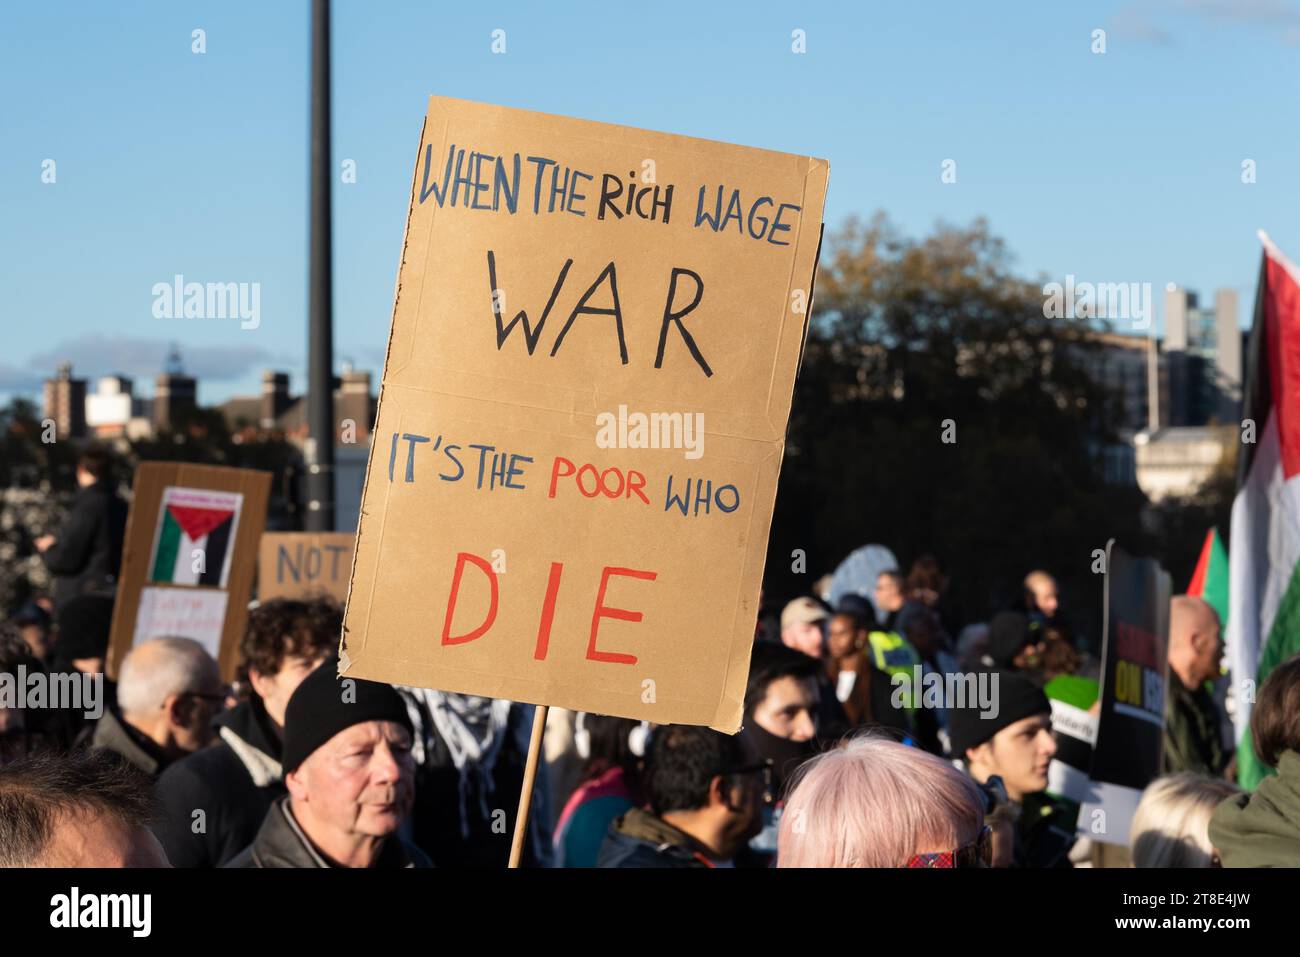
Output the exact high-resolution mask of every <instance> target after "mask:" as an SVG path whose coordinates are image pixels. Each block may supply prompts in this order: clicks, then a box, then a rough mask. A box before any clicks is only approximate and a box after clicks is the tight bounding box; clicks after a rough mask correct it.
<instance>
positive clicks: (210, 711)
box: [90, 638, 225, 778]
mask: <svg viewBox="0 0 1300 957" xmlns="http://www.w3.org/2000/svg"><path fill="white" fill-rule="evenodd" d="M224 702H225V690H224V689H223V688H222V685H221V675H220V672H219V671H218V670H217V663H216V662H215V661H214V660H213V659H212V656H211V655H210V654H208V652H207V650H206V649H205V648H204V647H203V646H202V645H201V644H199V643H198V642H197V641H194V640H193V639H191V638H154V639H151V640H149V641H146V642H143V643H141V644H138V645H136V646H135V647H134V648H132V649H131V651H130V652H129V653H128V654H127V656H126V658H125V659H123V661H122V668H121V672H120V674H119V675H118V681H117V707H116V708H109V709H107V710H106V711H105V712H104V716H103V717H102V718H100V719H99V724H98V725H96V727H95V733H94V736H93V737H92V738H91V741H90V744H91V747H92V748H97V749H101V750H105V751H112V752H114V753H115V754H117V755H118V756H119V757H121V758H123V759H124V760H125V761H126V762H127V763H128V764H131V765H134V766H135V767H136V768H138V769H139V770H141V771H143V772H144V773H145V774H147V775H149V777H150V778H156V777H157V776H158V775H159V774H160V773H162V770H163V768H165V767H166V766H167V765H168V764H169V763H171V762H172V761H174V760H176V759H177V758H179V757H181V756H183V755H186V754H189V753H190V752H192V751H197V750H199V748H202V747H204V746H205V745H207V744H208V743H210V742H211V741H212V737H213V734H214V731H213V727H212V720H213V718H215V717H216V716H217V715H218V714H220V713H221V710H222V708H223V707H224Z"/></svg>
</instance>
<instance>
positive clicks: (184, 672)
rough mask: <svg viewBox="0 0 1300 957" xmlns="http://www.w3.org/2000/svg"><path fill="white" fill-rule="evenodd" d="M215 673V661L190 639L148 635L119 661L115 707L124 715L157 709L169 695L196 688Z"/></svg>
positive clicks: (205, 650)
mask: <svg viewBox="0 0 1300 957" xmlns="http://www.w3.org/2000/svg"><path fill="white" fill-rule="evenodd" d="M142 659H143V660H142ZM216 672H217V663H216V662H215V661H214V660H213V659H212V656H211V655H210V654H208V652H207V649H206V648H204V647H203V646H202V645H201V644H199V643H198V642H197V641H195V640H194V639H193V638H151V639H150V640H149V641H146V642H143V643H141V644H139V645H136V646H135V647H134V648H132V649H131V651H130V652H129V653H128V654H127V656H126V658H125V659H124V660H123V661H122V668H121V671H120V673H119V674H118V678H117V706H118V707H119V708H121V709H122V713H123V714H140V715H144V714H149V713H151V712H156V711H157V710H158V709H159V708H161V707H162V706H163V704H164V703H165V702H166V700H167V697H168V696H169V695H174V694H184V693H185V692H187V691H196V690H198V689H199V688H200V687H201V686H202V685H203V683H204V681H205V680H207V679H209V678H212V677H215V675H216Z"/></svg>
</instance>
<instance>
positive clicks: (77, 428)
mask: <svg viewBox="0 0 1300 957" xmlns="http://www.w3.org/2000/svg"><path fill="white" fill-rule="evenodd" d="M44 409H45V418H47V419H53V420H54V428H55V430H56V432H57V436H58V438H60V439H65V438H73V439H79V438H81V437H82V436H84V435H85V434H86V380H85V379H74V378H73V377H72V363H71V362H64V363H63V364H61V365H60V366H59V371H58V374H57V375H56V376H55V377H54V378H53V379H46V380H45V391H44Z"/></svg>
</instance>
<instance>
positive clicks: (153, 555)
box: [107, 462, 271, 681]
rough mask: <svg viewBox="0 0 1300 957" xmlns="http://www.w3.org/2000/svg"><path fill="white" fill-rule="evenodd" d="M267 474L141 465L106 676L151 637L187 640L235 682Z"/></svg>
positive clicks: (263, 516)
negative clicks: (132, 650) (200, 648)
mask: <svg viewBox="0 0 1300 957" xmlns="http://www.w3.org/2000/svg"><path fill="white" fill-rule="evenodd" d="M270 494H271V473H270V472H254V471H252V470H251V469H232V468H224V467H220V466H214V465H191V464H189V463H188V462H141V463H140V466H139V468H137V469H136V472H135V481H134V483H133V488H132V496H131V511H130V514H129V515H128V516H127V520H126V536H125V540H124V542H123V544H122V572H121V574H120V575H119V576H118V586H117V600H116V601H115V602H114V603H113V628H112V632H111V634H110V636H109V645H108V663H107V671H108V676H109V677H110V678H116V677H117V672H118V668H120V667H121V664H122V659H123V658H125V657H126V655H127V652H129V651H130V650H131V649H132V648H133V647H134V646H135V645H138V644H140V643H141V642H145V641H149V640H150V639H152V638H159V637H163V636H176V637H181V638H193V639H194V640H195V641H197V642H198V643H199V644H201V645H203V647H204V648H206V649H207V650H208V651H209V652H210V653H211V654H212V656H213V657H214V658H216V659H217V663H218V664H219V665H220V666H221V674H222V677H224V678H225V679H226V680H227V681H229V680H232V679H233V678H234V677H235V667H236V665H237V664H238V658H239V639H240V638H241V637H242V635H243V633H244V626H245V624H246V623H247V621H248V600H249V598H250V597H251V596H252V592H253V575H254V572H255V570H256V567H257V546H258V543H259V541H260V540H261V538H262V531H263V530H264V528H265V526H266V503H267V499H268V498H269V497H270Z"/></svg>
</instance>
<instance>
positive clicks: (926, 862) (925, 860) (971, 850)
mask: <svg viewBox="0 0 1300 957" xmlns="http://www.w3.org/2000/svg"><path fill="white" fill-rule="evenodd" d="M992 864H993V829H992V828H991V827H989V826H988V825H987V824H985V825H984V827H982V828H981V829H980V833H979V836H978V837H976V838H975V840H973V841H971V842H970V843H969V844H963V845H962V846H961V847H959V848H957V850H955V851H942V852H940V853H938V854H914V855H913V856H912V857H911V858H910V859H909V860H908V862H907V866H908V867H990V866H992Z"/></svg>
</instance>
